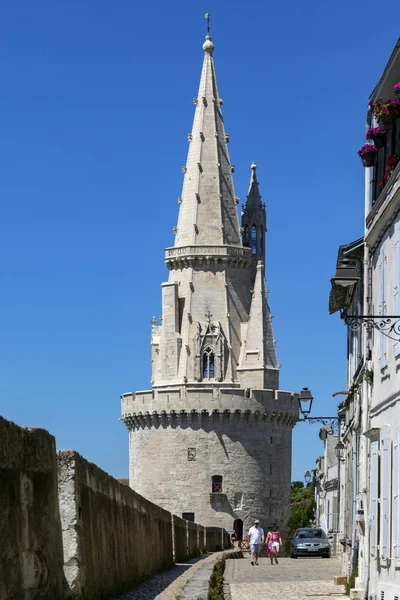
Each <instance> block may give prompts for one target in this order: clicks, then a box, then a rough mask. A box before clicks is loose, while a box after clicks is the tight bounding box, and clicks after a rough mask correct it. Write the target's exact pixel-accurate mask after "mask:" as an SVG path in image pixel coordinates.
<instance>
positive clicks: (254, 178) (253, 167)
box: [250, 162, 257, 183]
mask: <svg viewBox="0 0 400 600" xmlns="http://www.w3.org/2000/svg"><path fill="white" fill-rule="evenodd" d="M250 168H251V180H250V183H251V182H252V181H257V175H256V170H257V165H256V163H255V162H252V163H251V167H250Z"/></svg>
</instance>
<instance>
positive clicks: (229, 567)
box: [225, 556, 347, 600]
mask: <svg viewBox="0 0 400 600" xmlns="http://www.w3.org/2000/svg"><path fill="white" fill-rule="evenodd" d="M340 574H341V573H340V561H339V560H337V559H335V558H331V559H329V560H328V559H323V558H299V559H297V560H292V559H290V558H281V559H279V564H278V565H273V566H272V565H271V564H270V563H269V561H268V560H267V559H266V558H261V559H260V564H259V566H252V565H251V564H250V560H249V558H247V556H246V558H245V559H244V560H227V561H226V569H225V583H226V584H229V586H230V592H231V596H232V600H243V598H246V600H259V598H268V600H281V599H282V598H285V599H286V600H301V599H305V598H307V599H312V598H317V599H318V600H328V599H329V598H330V599H332V598H333V599H335V600H342V599H344V598H347V596H345V595H344V586H342V585H334V583H333V579H334V577H335V575H340Z"/></svg>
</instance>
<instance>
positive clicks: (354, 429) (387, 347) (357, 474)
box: [331, 40, 400, 600]
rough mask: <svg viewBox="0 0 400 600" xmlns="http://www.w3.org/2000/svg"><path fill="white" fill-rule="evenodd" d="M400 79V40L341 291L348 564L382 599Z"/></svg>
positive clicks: (398, 560)
mask: <svg viewBox="0 0 400 600" xmlns="http://www.w3.org/2000/svg"><path fill="white" fill-rule="evenodd" d="M399 81H400V40H399V42H398V43H397V45H396V47H395V49H394V51H393V53H392V56H391V58H390V60H389V62H388V64H387V66H386V68H385V70H384V72H383V74H382V77H381V79H380V81H379V82H378V84H377V86H376V88H375V90H374V91H373V93H372V95H371V99H370V104H371V109H370V110H369V112H368V117H367V128H375V127H377V126H380V127H381V129H382V130H383V131H384V132H385V133H384V134H383V135H382V137H381V141H380V142H379V143H376V142H375V145H376V148H377V150H376V152H375V154H374V159H373V160H371V163H372V162H373V163H374V164H373V165H372V166H369V167H367V168H366V173H365V175H366V177H365V183H366V185H365V233H364V238H363V244H362V246H363V257H362V260H360V257H359V256H357V257H355V264H353V266H352V268H353V273H351V272H348V273H347V277H345V276H343V277H342V279H341V275H343V273H342V274H341V273H340V272H337V273H336V275H335V277H334V278H333V280H332V284H333V287H332V293H331V308H332V309H334V306H335V305H336V309H340V310H341V311H342V316H343V317H345V318H346V321H347V324H348V339H349V345H348V390H347V391H348V395H347V397H346V399H345V401H344V402H343V403H342V404H341V405H340V407H339V414H340V415H342V417H343V419H344V422H345V426H344V430H343V438H344V439H343V441H344V443H345V445H346V456H345V459H346V460H345V463H344V465H343V467H342V469H343V471H344V478H343V481H344V487H343V490H342V498H343V501H342V502H341V518H342V519H346V518H348V519H349V521H350V527H347V528H346V523H345V529H344V530H345V531H347V535H346V536H345V537H347V539H345V544H348V548H349V551H348V552H347V553H345V563H344V567H345V572H347V574H349V573H351V572H352V571H353V570H355V569H357V571H358V577H357V578H356V581H355V592H354V594H355V595H357V594H358V595H360V596H363V597H365V598H372V599H375V598H377V599H378V598H379V600H398V599H399V598H400V162H399V159H400V108H399V107H398V106H397V105H396V102H394V103H393V109H392V108H391V107H390V106H389V104H388V103H390V101H393V100H395V91H394V87H393V86H394V85H395V84H396V83H398V82H399ZM380 99H382V100H380ZM382 104H384V105H386V106H389V110H387V111H385V110H384V111H383V113H382V110H381V109H380V106H381V105H382ZM386 112H388V115H386V114H385V113H386ZM379 117H380V118H379ZM358 242H360V240H359V241H358ZM349 246H350V245H349ZM343 248H345V247H342V249H343ZM339 254H340V251H339ZM353 254H354V252H353ZM353 257H354V256H353ZM343 258H344V257H343V252H342V259H343ZM338 262H339V261H338ZM342 265H343V262H342ZM357 265H358V268H357ZM345 266H348V265H346V264H345ZM346 293H347V296H346ZM331 312H334V310H331ZM357 315H362V317H361V318H358V319H357V318H355V317H356V316H357ZM346 503H347V505H346ZM349 508H350V510H348V509H349ZM346 510H347V513H348V516H347V517H346V516H345V515H346ZM350 533H351V537H350Z"/></svg>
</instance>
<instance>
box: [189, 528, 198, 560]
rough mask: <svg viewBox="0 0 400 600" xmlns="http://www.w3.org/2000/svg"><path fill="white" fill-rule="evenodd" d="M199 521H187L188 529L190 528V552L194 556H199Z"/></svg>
mask: <svg viewBox="0 0 400 600" xmlns="http://www.w3.org/2000/svg"><path fill="white" fill-rule="evenodd" d="M197 527H198V525H197V523H192V522H191V521H187V530H188V536H187V540H188V554H189V556H190V557H191V558H192V557H194V556H199V554H200V552H199V545H198V539H197V538H198V535H197Z"/></svg>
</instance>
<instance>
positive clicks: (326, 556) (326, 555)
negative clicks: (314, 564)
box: [322, 553, 331, 558]
mask: <svg viewBox="0 0 400 600" xmlns="http://www.w3.org/2000/svg"><path fill="white" fill-rule="evenodd" d="M330 557H331V555H330V553H329V554H323V555H322V558H330Z"/></svg>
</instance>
